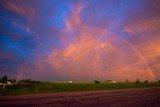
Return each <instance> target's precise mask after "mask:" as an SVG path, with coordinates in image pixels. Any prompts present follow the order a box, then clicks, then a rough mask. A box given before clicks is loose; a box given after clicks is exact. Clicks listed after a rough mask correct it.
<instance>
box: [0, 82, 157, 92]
mask: <svg viewBox="0 0 160 107" xmlns="http://www.w3.org/2000/svg"><path fill="white" fill-rule="evenodd" d="M147 87H160V83H99V84H96V83H93V82H88V83H59V82H42V83H29V84H23V85H22V84H15V85H7V86H6V87H5V89H2V88H3V86H2V85H1V86H0V95H18V94H37V93H56V92H71V91H89V90H113V89H128V88H147Z"/></svg>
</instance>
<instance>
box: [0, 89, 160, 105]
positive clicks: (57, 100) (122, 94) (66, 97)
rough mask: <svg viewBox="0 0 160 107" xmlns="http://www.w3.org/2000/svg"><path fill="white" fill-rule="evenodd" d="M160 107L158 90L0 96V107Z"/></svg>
mask: <svg viewBox="0 0 160 107" xmlns="http://www.w3.org/2000/svg"><path fill="white" fill-rule="evenodd" d="M124 106H125V107H160V88H146V89H124V90H105V91H83V92H63V93H50V94H36V95H16V96H0V107H124Z"/></svg>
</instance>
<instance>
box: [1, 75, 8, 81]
mask: <svg viewBox="0 0 160 107" xmlns="http://www.w3.org/2000/svg"><path fill="white" fill-rule="evenodd" d="M7 81H8V77H7V76H6V75H4V76H3V77H2V78H1V82H2V83H6V82H7Z"/></svg>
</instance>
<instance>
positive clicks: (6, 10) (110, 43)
mask: <svg viewBox="0 0 160 107" xmlns="http://www.w3.org/2000/svg"><path fill="white" fill-rule="evenodd" d="M3 75H7V76H9V77H10V78H16V79H23V78H31V79H34V80H47V81H68V80H73V81H93V80H97V79H99V80H103V81H107V80H116V81H124V80H125V79H128V80H130V81H135V80H136V79H137V78H138V79H140V80H141V81H142V80H149V81H155V80H159V79H160V1H159V0H0V76H3Z"/></svg>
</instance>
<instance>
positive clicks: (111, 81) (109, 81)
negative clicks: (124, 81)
mask: <svg viewBox="0 0 160 107" xmlns="http://www.w3.org/2000/svg"><path fill="white" fill-rule="evenodd" d="M107 83H117V82H116V81H113V80H108V81H107Z"/></svg>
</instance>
